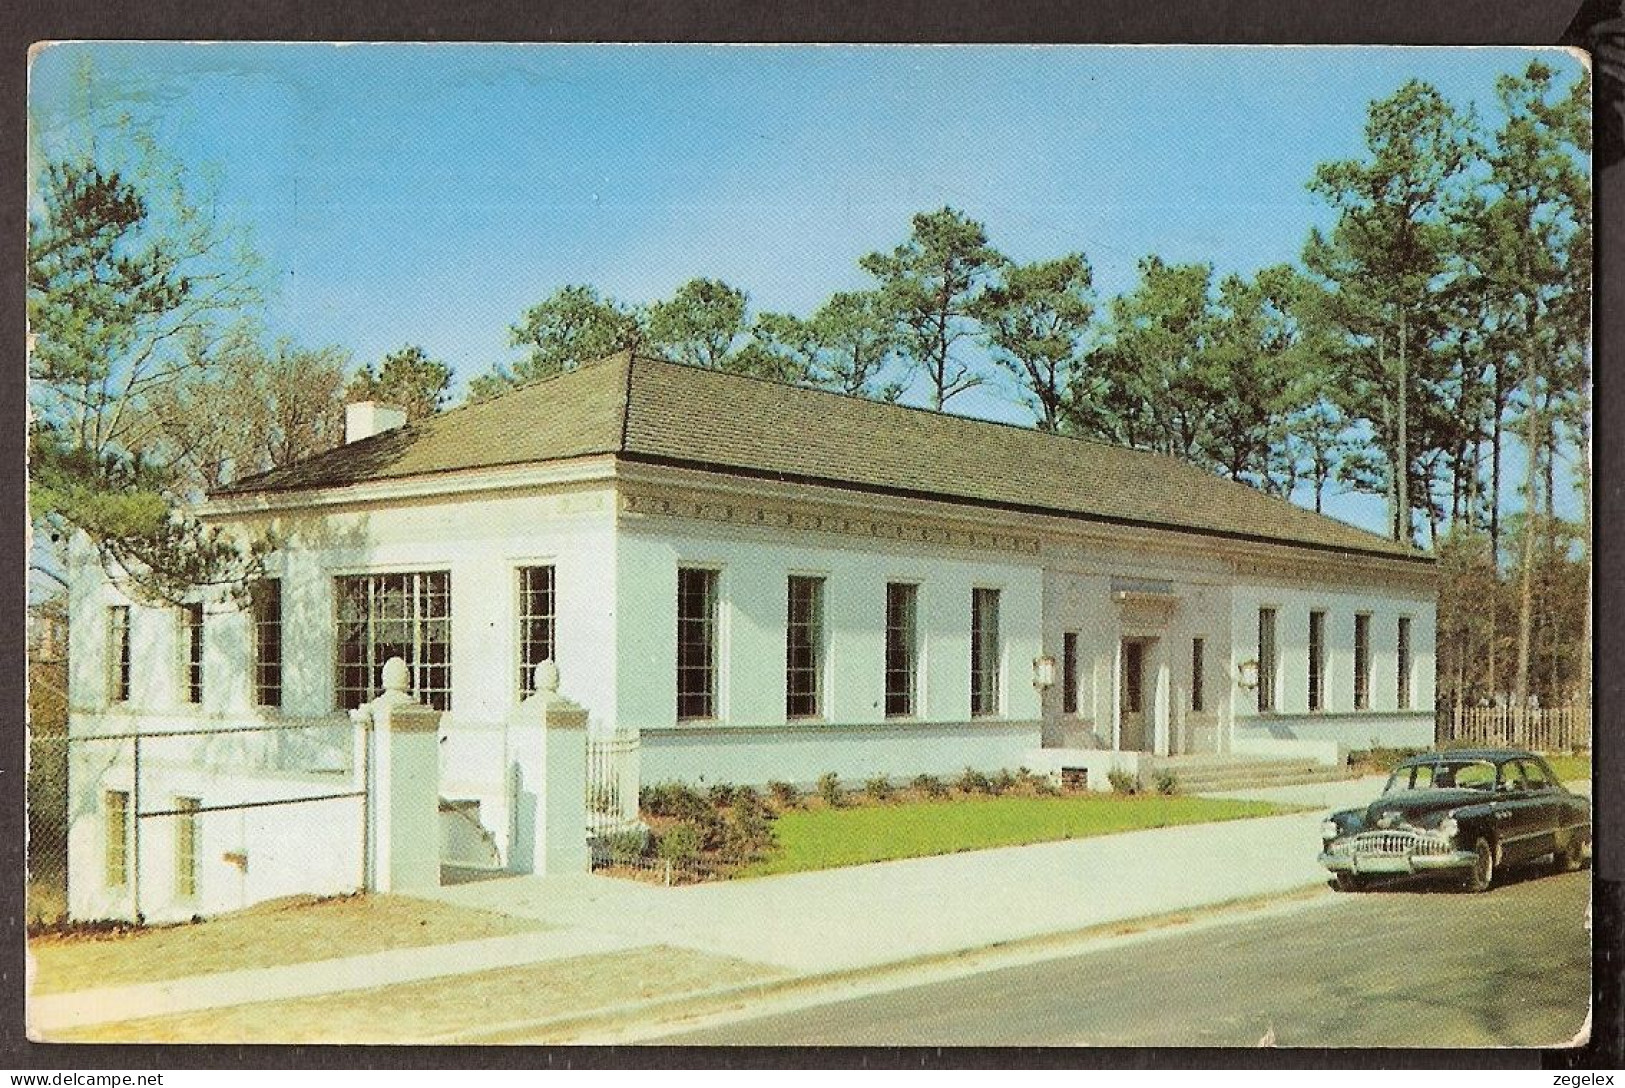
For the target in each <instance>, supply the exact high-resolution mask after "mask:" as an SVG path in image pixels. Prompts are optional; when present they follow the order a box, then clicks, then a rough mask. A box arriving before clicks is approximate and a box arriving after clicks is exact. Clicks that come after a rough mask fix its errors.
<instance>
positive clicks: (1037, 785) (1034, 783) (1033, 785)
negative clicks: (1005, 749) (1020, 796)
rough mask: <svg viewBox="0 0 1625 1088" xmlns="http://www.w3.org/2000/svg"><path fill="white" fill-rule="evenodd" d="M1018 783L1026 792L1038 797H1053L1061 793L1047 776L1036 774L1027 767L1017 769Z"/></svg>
mask: <svg viewBox="0 0 1625 1088" xmlns="http://www.w3.org/2000/svg"><path fill="white" fill-rule="evenodd" d="M1016 782H1017V784H1018V785H1019V786H1020V787H1021V788H1022V789H1024V790H1026V791H1028V792H1029V793H1031V794H1033V795H1035V796H1038V797H1053V796H1055V795H1056V794H1058V793H1060V792H1061V791H1060V790H1059V789H1057V788H1056V786H1055V783H1054V782H1052V781H1050V777H1049V775H1047V774H1036V773H1034V772H1033V771H1030V770H1028V769H1027V768H1026V767H1018V768H1016Z"/></svg>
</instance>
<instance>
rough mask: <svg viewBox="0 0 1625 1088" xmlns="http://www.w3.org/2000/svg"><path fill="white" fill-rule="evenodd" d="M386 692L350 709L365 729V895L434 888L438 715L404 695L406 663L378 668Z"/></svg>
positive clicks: (394, 660) (389, 663) (437, 836)
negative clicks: (366, 762) (367, 742)
mask: <svg viewBox="0 0 1625 1088" xmlns="http://www.w3.org/2000/svg"><path fill="white" fill-rule="evenodd" d="M383 681H384V690H383V693H382V694H381V695H379V696H378V697H377V698H376V699H374V700H372V701H371V702H370V703H364V704H362V705H361V706H360V707H359V708H357V709H356V710H353V711H351V717H352V718H353V719H354V720H355V721H356V722H357V723H358V725H359V726H360V727H361V728H363V729H368V730H370V731H371V734H372V735H371V738H370V739H371V744H370V745H368V749H369V755H368V773H367V782H366V789H367V823H368V827H367V830H366V834H367V857H368V864H367V889H368V890H369V891H378V892H411V891H420V890H422V889H424V888H437V887H439V886H440V744H439V730H440V716H441V714H440V711H438V710H433V709H431V708H429V707H426V706H424V705H422V704H421V703H418V702H416V701H414V700H413V699H412V696H411V695H410V694H408V692H407V671H406V662H405V661H403V660H401V659H400V658H398V657H392V658H390V659H389V660H388V661H387V662H385V663H384V669H383Z"/></svg>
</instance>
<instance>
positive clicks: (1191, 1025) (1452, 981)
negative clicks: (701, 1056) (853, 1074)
mask: <svg viewBox="0 0 1625 1088" xmlns="http://www.w3.org/2000/svg"><path fill="white" fill-rule="evenodd" d="M1503 879H1504V880H1505V883H1504V884H1501V885H1498V886H1497V887H1495V888H1494V889H1492V890H1491V891H1490V892H1488V893H1486V894H1482V895H1472V894H1466V893H1462V892H1458V891H1455V890H1453V889H1450V888H1448V887H1441V886H1439V885H1437V884H1418V883H1416V882H1401V883H1397V884H1390V885H1389V886H1387V887H1384V888H1381V889H1379V890H1376V891H1372V892H1368V893H1364V894H1351V895H1340V896H1338V897H1337V899H1336V901H1335V902H1332V903H1329V904H1327V903H1319V904H1316V905H1314V906H1311V907H1308V908H1306V909H1304V910H1302V911H1299V912H1297V913H1293V914H1287V915H1282V916H1277V917H1273V918H1270V919H1266V920H1260V919H1252V920H1243V921H1238V922H1237V923H1235V924H1231V925H1224V926H1217V927H1211V928H1206V929H1202V930H1200V931H1195V932H1186V933H1176V934H1175V935H1172V936H1168V937H1165V938H1162V939H1159V940H1153V941H1146V942H1141V943H1136V944H1130V945H1124V946H1122V947H1119V948H1107V949H1103V950H1099V951H1092V952H1089V953H1086V954H1082V955H1073V956H1068V957H1065V958H1058V959H1054V960H1047V961H1044V962H1041V963H1037V964H1032V965H1026V966H1019V967H1009V968H1002V969H998V970H993V971H989V972H987V973H985V974H979V975H974V976H970V977H965V978H959V979H955V980H952V981H945V982H937V983H931V984H928V985H923V986H917V987H914V988H910V989H899V990H895V991H891V992H888V993H884V994H879V995H875V996H869V997H863V998H859V999H853V1000H846V1001H839V1002H836V1003H829V1004H822V1005H816V1006H813V1007H808V1008H802V1009H799V1010H797V1011H794V1012H787V1013H780V1014H776V1015H772V1016H767V1017H761V1018H757V1019H745V1020H738V1021H735V1022H733V1023H728V1024H724V1025H720V1026H715V1025H714V1026H709V1027H706V1028H705V1029H703V1030H697V1031H691V1032H687V1033H683V1034H674V1035H669V1036H666V1037H663V1038H647V1037H645V1038H644V1039H643V1041H644V1042H648V1043H662V1044H710V1045H768V1046H786V1045H794V1046H820V1045H822V1046H835V1045H859V1046H956V1045H958V1046H1058V1045H1086V1046H1257V1045H1259V1044H1260V1042H1270V1041H1272V1042H1273V1043H1275V1044H1276V1045H1279V1046H1401V1047H1405V1046H1425V1047H1483V1046H1536V1047H1546V1046H1559V1045H1562V1044H1564V1043H1566V1042H1568V1041H1569V1040H1570V1039H1571V1038H1573V1036H1574V1035H1575V1033H1576V1032H1578V1031H1579V1030H1581V1028H1582V1025H1583V1024H1584V1022H1585V1019H1586V1012H1587V1009H1588V1007H1589V1003H1590V992H1591V933H1590V912H1589V903H1590V887H1591V874H1590V872H1589V871H1584V872H1579V873H1572V874H1566V875H1549V874H1548V873H1547V872H1545V871H1543V870H1541V869H1538V868H1536V869H1531V870H1527V871H1514V872H1510V873H1506V874H1505V875H1504V878H1503ZM943 909H945V910H951V909H952V906H951V905H950V904H944V908H943Z"/></svg>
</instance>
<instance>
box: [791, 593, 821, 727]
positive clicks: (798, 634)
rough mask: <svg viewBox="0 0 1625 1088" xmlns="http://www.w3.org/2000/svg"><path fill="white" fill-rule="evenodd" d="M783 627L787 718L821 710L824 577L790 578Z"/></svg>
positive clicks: (817, 712)
mask: <svg viewBox="0 0 1625 1088" xmlns="http://www.w3.org/2000/svg"><path fill="white" fill-rule="evenodd" d="M788 604H789V611H788V622H787V623H786V629H785V669H784V674H785V675H784V679H785V700H784V713H785V716H786V717H789V718H816V717H818V716H819V714H820V713H821V712H822V697H823V686H824V685H823V672H824V580H823V579H822V578H806V577H791V578H790V582H789V602H788Z"/></svg>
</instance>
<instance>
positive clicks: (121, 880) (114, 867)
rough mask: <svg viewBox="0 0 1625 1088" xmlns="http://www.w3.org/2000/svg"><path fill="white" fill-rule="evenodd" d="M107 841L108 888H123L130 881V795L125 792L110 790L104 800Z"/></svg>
mask: <svg viewBox="0 0 1625 1088" xmlns="http://www.w3.org/2000/svg"><path fill="white" fill-rule="evenodd" d="M102 807H103V812H104V815H105V816H106V820H107V823H106V826H105V828H104V829H103V830H104V833H105V836H106V839H107V858H106V861H107V865H106V877H107V886H108V887H110V888H121V887H123V886H124V884H125V883H126V882H128V880H129V872H130V862H129V857H130V853H129V835H130V795H129V794H128V793H126V792H124V791H123V790H108V791H107V794H106V795H105V797H104V798H103V806H102Z"/></svg>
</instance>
